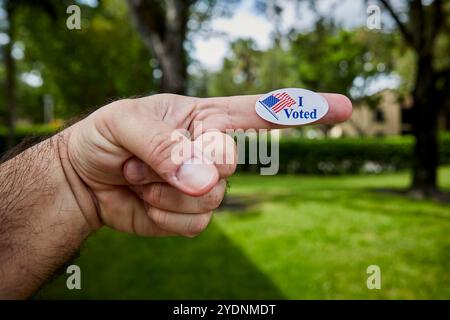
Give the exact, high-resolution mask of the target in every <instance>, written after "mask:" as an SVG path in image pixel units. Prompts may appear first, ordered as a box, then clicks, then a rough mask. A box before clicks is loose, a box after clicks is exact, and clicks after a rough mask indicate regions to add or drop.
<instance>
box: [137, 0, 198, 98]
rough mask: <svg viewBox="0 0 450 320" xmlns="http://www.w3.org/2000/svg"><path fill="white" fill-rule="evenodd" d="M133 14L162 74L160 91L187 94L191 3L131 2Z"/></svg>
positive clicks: (175, 0) (168, 0)
mask: <svg viewBox="0 0 450 320" xmlns="http://www.w3.org/2000/svg"><path fill="white" fill-rule="evenodd" d="M128 5H129V7H130V12H131V15H132V17H133V19H134V21H135V24H136V27H137V30H138V32H139V34H140V35H141V37H142V39H143V41H144V43H145V45H146V46H147V48H148V49H149V50H150V51H151V52H152V53H153V54H154V56H155V57H156V59H157V60H158V62H159V66H160V68H161V71H162V78H161V82H160V88H159V91H160V92H168V93H176V94H185V93H186V78H187V72H186V69H187V62H186V52H185V50H184V41H185V39H186V30H187V20H188V14H189V2H188V1H185V0H166V1H165V2H164V8H163V7H162V6H161V5H160V3H158V1H152V0H128Z"/></svg>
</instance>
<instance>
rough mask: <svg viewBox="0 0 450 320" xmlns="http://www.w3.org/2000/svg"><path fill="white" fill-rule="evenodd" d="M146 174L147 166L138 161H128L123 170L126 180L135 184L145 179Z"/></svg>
mask: <svg viewBox="0 0 450 320" xmlns="http://www.w3.org/2000/svg"><path fill="white" fill-rule="evenodd" d="M148 172H149V171H148V166H147V165H146V164H145V163H144V162H142V161H141V160H138V159H133V160H130V161H129V162H128V163H127V166H126V168H125V174H126V176H127V179H128V180H131V181H136V182H138V181H141V180H142V179H145V177H146V176H147V174H148Z"/></svg>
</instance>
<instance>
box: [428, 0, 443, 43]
mask: <svg viewBox="0 0 450 320" xmlns="http://www.w3.org/2000/svg"><path fill="white" fill-rule="evenodd" d="M431 8H432V17H433V20H432V21H431V22H430V24H431V28H430V39H431V43H432V42H433V41H434V39H435V38H436V36H437V35H438V33H439V29H440V28H441V27H442V23H443V22H444V19H443V15H442V12H443V7H442V0H434V2H433V4H432V7H431Z"/></svg>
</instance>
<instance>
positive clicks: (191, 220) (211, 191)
mask: <svg viewBox="0 0 450 320" xmlns="http://www.w3.org/2000/svg"><path fill="white" fill-rule="evenodd" d="M322 95H323V96H324V97H325V98H326V99H327V101H328V104H329V111H328V113H327V115H326V116H325V117H323V118H322V119H320V120H319V123H336V122H341V121H344V120H346V119H347V118H348V117H349V116H350V115H351V103H350V101H349V100H348V99H347V98H346V97H345V96H342V95H337V94H322ZM259 97H260V96H258V95H255V96H235V97H222V98H204V99H203V98H193V97H185V96H178V95H171V94H160V95H154V96H150V97H145V98H140V99H132V100H120V101H116V102H113V103H111V104H109V105H107V106H105V107H103V108H100V109H99V110H97V111H96V112H94V113H93V114H91V115H90V116H89V117H87V118H85V119H84V120H82V121H80V122H78V123H77V124H75V125H74V126H72V127H70V128H69V129H67V130H66V131H65V132H63V134H62V136H63V137H64V139H63V140H64V142H65V143H64V145H63V146H62V149H63V152H62V154H63V157H62V158H63V166H64V167H65V168H66V175H67V176H68V180H70V181H69V183H70V184H71V185H72V190H74V193H75V197H76V198H77V200H78V203H79V205H80V207H81V209H82V211H83V214H84V216H85V218H86V220H87V221H88V222H89V224H90V226H91V228H92V229H95V228H98V227H99V226H101V225H102V224H106V225H108V226H110V227H112V228H114V229H117V230H121V231H126V232H132V233H136V234H139V235H145V236H164V235H184V236H194V235H196V234H198V233H199V232H201V231H202V230H203V229H204V228H206V226H207V225H208V223H209V221H210V218H211V211H212V210H213V209H215V208H216V207H217V206H218V205H219V204H220V202H221V201H222V198H223V196H224V193H225V185H226V184H225V179H226V178H227V177H228V176H230V175H231V174H232V173H233V172H234V170H235V167H236V161H232V162H231V163H225V164H221V163H218V162H217V161H214V159H209V158H208V155H205V154H202V150H198V149H196V147H195V141H198V140H199V139H202V137H204V136H205V135H207V134H208V133H206V132H207V131H208V130H211V129H215V130H218V131H220V132H222V134H221V136H220V137H221V139H222V141H221V142H220V143H221V145H222V146H223V147H222V148H219V150H222V153H221V154H219V155H218V156H217V155H216V157H215V160H217V159H220V158H225V157H227V159H230V158H232V159H236V155H235V146H234V141H233V140H232V139H231V138H230V137H229V136H227V135H225V134H223V132H225V130H227V129H243V130H246V129H249V128H254V129H263V128H267V129H271V128H276V127H280V126H278V125H275V124H273V123H269V122H267V121H265V120H263V119H262V118H260V117H259V116H258V115H257V114H256V113H255V111H254V106H255V103H256V101H257V99H258V98H259ZM197 121H198V123H201V125H202V131H201V132H194V131H195V130H194V123H196V122H197ZM183 129H185V130H187V131H188V132H189V133H190V134H191V137H193V140H191V139H189V138H185V139H181V142H180V140H174V139H173V133H174V131H175V130H183ZM214 141H215V142H213V143H219V142H218V141H217V139H216V140H214ZM180 143H181V144H183V145H187V148H188V149H190V150H192V153H190V154H187V155H184V156H185V159H184V160H185V163H184V164H183V163H178V162H174V161H173V158H172V155H173V151H174V148H177V146H179V145H180ZM219 153H220V152H219ZM230 153H231V155H230ZM64 155H67V157H65V156H64ZM197 158H202V160H203V162H202V163H192V162H193V161H192V160H193V159H197ZM205 158H206V160H210V161H206V162H205V161H204V160H205ZM224 162H225V161H223V162H222V163H224ZM71 169H73V172H72V174H71ZM67 172H68V173H67Z"/></svg>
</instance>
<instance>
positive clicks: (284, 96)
mask: <svg viewBox="0 0 450 320" xmlns="http://www.w3.org/2000/svg"><path fill="white" fill-rule="evenodd" d="M255 110H256V113H257V114H258V115H259V116H260V117H261V118H263V119H264V120H267V121H269V122H273V123H276V124H282V125H291V126H297V125H302V124H308V123H311V122H315V121H317V120H319V119H320V118H322V117H323V116H325V115H326V114H327V112H328V102H327V100H325V98H324V97H322V96H321V95H320V94H317V93H315V92H313V91H310V90H306V89H299V88H286V89H279V90H275V91H272V92H270V93H267V94H265V95H263V96H262V97H261V98H259V100H258V101H257V102H256V105H255Z"/></svg>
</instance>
